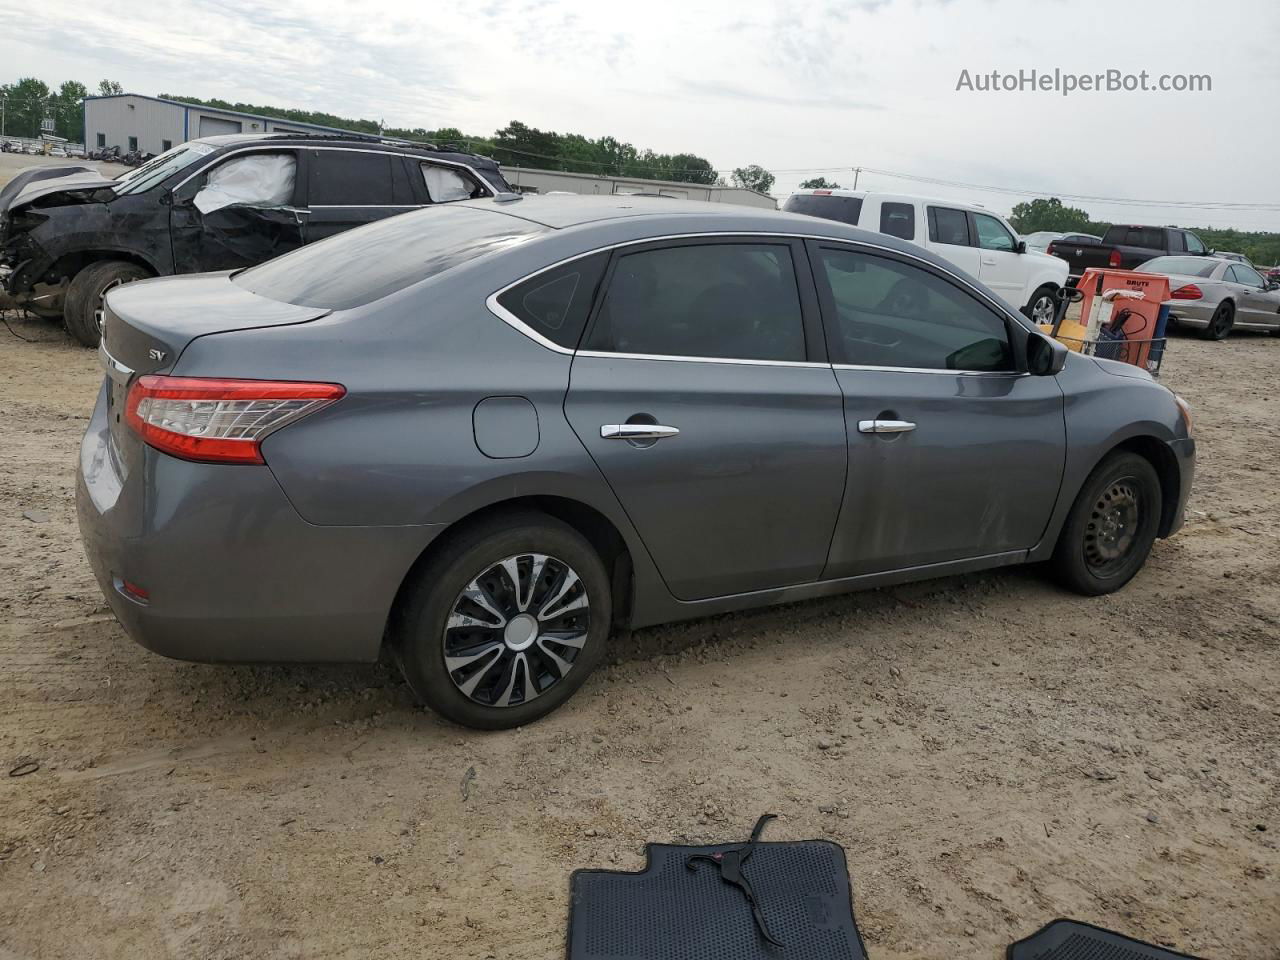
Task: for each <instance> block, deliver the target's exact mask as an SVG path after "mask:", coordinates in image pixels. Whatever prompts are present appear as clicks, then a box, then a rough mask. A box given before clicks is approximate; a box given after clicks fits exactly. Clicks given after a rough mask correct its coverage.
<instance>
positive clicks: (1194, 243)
mask: <svg viewBox="0 0 1280 960" xmlns="http://www.w3.org/2000/svg"><path fill="white" fill-rule="evenodd" d="M1185 236H1186V238H1187V252H1188V253H1204V252H1205V246H1204V244H1203V243H1201V242H1200V238H1199V237H1197V236H1196V235H1195V234H1194V233H1188V234H1185Z"/></svg>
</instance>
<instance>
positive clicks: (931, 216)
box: [925, 203, 978, 247]
mask: <svg viewBox="0 0 1280 960" xmlns="http://www.w3.org/2000/svg"><path fill="white" fill-rule="evenodd" d="M939 210H946V211H948V212H950V213H958V214H960V216H962V217H964V232H965V235H966V236H967V237H968V240H969V242H968V243H948V242H947V241H945V240H938V239H936V238H935V235H936V234H937V232H938V213H937V211H939ZM925 227H926V229H927V230H928V236H929V242H930V243H937V244H941V245H942V246H944V247H977V246H978V238H977V237H976V236H974V226H973V219H972V218H971V217H970V216H969V211H968V210H967V209H965V208H964V207H948V206H944V205H943V204H940V203H937V204H935V203H930V204H926V205H925Z"/></svg>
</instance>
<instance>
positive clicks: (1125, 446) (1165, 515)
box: [1077, 434, 1182, 537]
mask: <svg viewBox="0 0 1280 960" xmlns="http://www.w3.org/2000/svg"><path fill="white" fill-rule="evenodd" d="M1121 450H1123V451H1127V452H1129V453H1136V454H1137V455H1138V456H1140V457H1142V458H1143V459H1144V460H1146V461H1147V462H1148V463H1150V464H1151V466H1152V467H1153V468H1154V469H1155V471H1156V476H1157V477H1158V478H1159V480H1160V526H1159V527H1157V528H1156V536H1158V537H1167V536H1169V532H1170V531H1171V530H1172V528H1173V524H1174V521H1175V519H1176V518H1177V514H1178V503H1179V498H1180V496H1181V493H1182V490H1181V487H1182V474H1181V473H1180V472H1179V471H1178V461H1177V458H1176V457H1175V456H1174V454H1173V451H1172V450H1170V449H1169V445H1168V444H1167V443H1165V442H1164V441H1163V440H1161V439H1160V438H1159V437H1153V436H1151V435H1150V434H1144V435H1141V436H1136V437H1129V438H1128V439H1127V440H1122V441H1120V442H1119V443H1118V444H1116V445H1115V446H1114V447H1112V448H1111V449H1110V450H1108V451H1107V452H1106V454H1104V455H1103V456H1102V457H1100V458H1099V460H1098V463H1101V462H1102V461H1103V460H1105V459H1106V458H1107V457H1109V456H1111V455H1112V454H1113V453H1116V452H1117V451H1121ZM1097 467H1098V464H1097V463H1095V464H1094V465H1093V469H1092V470H1090V471H1089V472H1090V473H1092V472H1093V470H1096V469H1097ZM1077 496H1079V493H1077Z"/></svg>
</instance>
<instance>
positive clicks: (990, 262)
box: [982, 257, 996, 267]
mask: <svg viewBox="0 0 1280 960" xmlns="http://www.w3.org/2000/svg"><path fill="white" fill-rule="evenodd" d="M982 262H983V263H985V264H986V265H987V266H988V267H994V266H995V265H996V258H995V257H991V258H990V259H988V258H986V257H983V258H982Z"/></svg>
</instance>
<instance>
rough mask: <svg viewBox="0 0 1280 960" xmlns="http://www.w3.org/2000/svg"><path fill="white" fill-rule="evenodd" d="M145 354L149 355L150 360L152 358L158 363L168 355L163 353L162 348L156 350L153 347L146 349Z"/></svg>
mask: <svg viewBox="0 0 1280 960" xmlns="http://www.w3.org/2000/svg"><path fill="white" fill-rule="evenodd" d="M147 356H148V357H150V358H151V359H152V360H154V361H155V362H156V363H160V362H161V361H162V360H164V358H165V357H167V356H168V354H167V353H165V352H164V351H163V350H157V349H156V348H155V347H152V348H151V349H150V350H148V351H147Z"/></svg>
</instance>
